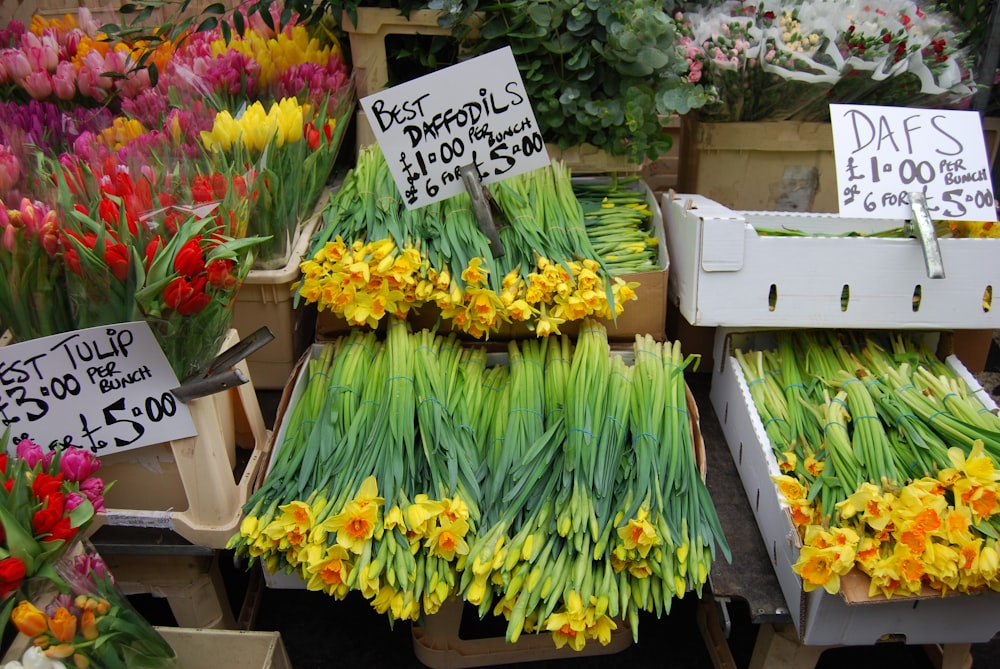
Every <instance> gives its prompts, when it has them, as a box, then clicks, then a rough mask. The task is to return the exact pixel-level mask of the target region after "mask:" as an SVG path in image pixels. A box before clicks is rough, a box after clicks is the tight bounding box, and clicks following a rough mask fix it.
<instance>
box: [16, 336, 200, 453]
mask: <svg viewBox="0 0 1000 669" xmlns="http://www.w3.org/2000/svg"><path fill="white" fill-rule="evenodd" d="M175 387H177V376H176V375H175V374H174V371H173V369H172V368H171V367H170V363H169V362H168V361H167V358H166V356H165V355H164V354H163V349H161V348H160V345H159V344H158V343H157V341H156V338H155V337H154V336H153V332H152V331H151V330H150V329H149V324H148V323H146V322H145V321H136V322H133V323H118V324H115V325H106V326H99V327H93V328H87V329H84V330H76V331H74V332H66V333H63V334H56V335H52V336H49V337H41V338H39V339H32V340H29V341H26V342H23V343H20V344H13V345H10V346H0V422H2V424H3V428H4V429H7V430H10V439H9V441H8V444H7V445H8V448H10V449H11V451H13V449H14V447H15V445H16V444H17V442H19V441H21V440H22V439H31V440H32V441H34V442H35V443H36V444H38V445H40V446H42V447H43V448H49V449H52V450H55V449H66V448H69V447H71V446H75V447H81V448H86V449H88V450H90V451H91V452H92V453H94V454H95V455H97V456H98V457H101V456H104V455H108V454H110V453H120V452H122V451H128V450H132V449H135V448H139V447H141V446H149V445H151V444H156V443H162V442H165V441H170V440H171V439H182V438H185V437H192V436H194V435H195V434H197V430H196V429H195V426H194V422H193V421H192V419H191V413H190V411H189V410H188V408H187V406H185V405H184V404H183V403H181V402H180V401H178V400H177V399H176V398H175V397H174V396H173V394H172V393H171V392H170V389H171V388H175Z"/></svg>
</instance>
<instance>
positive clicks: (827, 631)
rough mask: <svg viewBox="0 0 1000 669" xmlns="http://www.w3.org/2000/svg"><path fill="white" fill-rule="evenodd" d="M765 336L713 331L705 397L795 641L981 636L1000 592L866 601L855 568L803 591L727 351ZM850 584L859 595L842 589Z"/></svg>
mask: <svg viewBox="0 0 1000 669" xmlns="http://www.w3.org/2000/svg"><path fill="white" fill-rule="evenodd" d="M772 343H773V332H771V333H769V332H764V331H756V332H742V331H734V330H733V329H724V328H720V329H719V330H717V331H716V345H715V349H716V353H717V354H719V357H718V358H717V360H718V361H722V363H723V364H722V365H718V364H717V365H715V369H714V371H713V373H712V388H711V393H710V397H711V401H712V406H713V408H714V409H715V412H716V414H717V415H718V417H719V422H720V423H721V425H722V431H723V434H725V437H726V442H727V444H728V445H729V450H730V452H731V454H732V456H733V460H734V461H735V462H736V467H737V469H739V472H740V478H741V479H742V481H743V487H744V489H745V491H746V495H747V499H748V500H749V502H750V506H751V508H752V509H753V513H754V516H755V517H756V519H757V526H758V528H759V529H760V533H761V537H762V538H763V540H764V545H765V547H766V549H767V553H768V555H769V556H770V558H771V563H772V566H773V567H774V573H775V574H776V576H777V577H778V582H779V584H780V586H781V591H782V593H783V594H784V597H785V602H786V604H787V605H788V610H789V614H790V615H791V618H792V621H793V622H794V624H795V628H796V631H797V632H798V635H799V639H800V640H801V642H802V644H803V645H807V646H838V645H852V646H860V645H871V644H874V643H875V642H877V641H879V640H880V639H881V638H882V637H884V636H886V635H892V636H893V637H905V639H906V642H907V643H910V644H924V643H928V644H933V643H938V644H959V643H981V642H986V641H989V640H990V639H991V638H993V636H994V634H996V633H997V632H998V631H1000V592H992V591H990V592H985V593H981V594H970V595H966V594H956V595H949V596H945V597H942V596H940V595H934V596H931V597H926V598H923V597H921V598H916V597H894V598H891V599H877V600H871V599H868V598H867V587H868V586H867V577H866V576H864V574H862V573H860V572H857V571H855V572H852V573H851V574H849V575H848V577H845V578H842V579H841V586H842V588H841V589H842V592H841V594H838V595H830V594H828V593H827V592H826V591H825V590H823V589H822V588H820V589H818V590H814V591H812V592H809V593H807V592H805V591H804V590H803V588H802V579H801V578H800V577H799V576H798V575H797V574H795V572H793V571H792V565H793V564H794V563H795V562H796V561H797V560H798V556H799V549H800V547H801V543H800V541H799V537H798V533H797V531H796V529H795V527H794V525H793V524H792V520H791V512H790V511H789V509H788V507H787V506H785V505H784V504H783V503H782V502H781V501H780V498H779V495H778V489H777V486H775V484H774V482H773V481H772V479H771V477H772V476H776V475H778V474H779V473H780V472H779V469H778V463H777V461H776V460H775V458H774V454H773V452H772V449H771V445H770V443H769V442H768V439H767V435H766V433H765V432H764V426H763V423H762V422H761V420H760V416H759V414H758V413H757V410H756V408H755V407H754V405H753V400H752V398H751V397H750V391H749V388H748V387H747V384H746V380H745V378H744V376H743V373H742V371H741V370H740V367H739V363H738V362H737V361H736V358H735V357H733V355H732V351H733V350H734V349H735V348H743V349H744V350H746V349H749V348H757V347H761V346H765V347H766V346H770V345H771V344H772ZM946 362H947V363H948V365H949V366H950V367H951V368H952V369H954V370H956V371H957V372H958V373H959V374H961V375H962V376H963V377H964V378H965V380H966V383H968V384H969V385H970V387H971V388H978V387H979V386H978V384H977V383H976V382H975V380H974V379H973V378H972V376H971V375H969V374H968V372H967V371H966V370H965V368H964V367H963V366H962V363H961V362H960V361H959V360H958V359H957V358H956V357H954V356H949V357H948V358H947V359H946ZM977 397H979V399H980V401H982V402H983V404H984V406H987V407H989V408H995V404H994V403H993V401H992V399H990V397H989V396H988V395H987V394H986V393H985V392H984V391H982V390H980V391H979V392H978V393H977ZM734 494H736V493H734ZM852 579H853V581H852ZM852 586H854V587H852ZM858 586H860V590H861V591H862V594H863V595H864V597H855V596H852V595H851V594H850V593H851V592H855V591H856V590H857V589H858ZM849 598H850V599H849ZM859 600H860V601H859Z"/></svg>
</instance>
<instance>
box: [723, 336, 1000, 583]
mask: <svg viewBox="0 0 1000 669" xmlns="http://www.w3.org/2000/svg"><path fill="white" fill-rule="evenodd" d="M882 341H884V340H880V339H879V338H878V337H876V336H874V335H871V334H866V333H858V334H856V335H854V336H848V335H845V334H843V333H840V334H837V335H834V334H831V333H816V332H808V331H803V332H799V333H796V334H794V335H793V334H790V333H785V334H782V335H781V336H780V337H779V339H778V348H777V349H759V350H753V351H743V350H740V351H738V352H737V360H738V361H739V362H740V366H741V369H742V370H743V373H744V377H745V378H746V380H747V383H748V386H749V389H750V394H751V396H752V398H753V401H754V406H755V408H756V409H757V411H758V413H759V414H760V417H761V420H762V422H763V423H764V425H765V432H766V434H767V435H768V438H769V441H770V443H771V447H772V450H773V453H774V457H775V460H776V462H777V467H778V469H779V470H780V471H781V474H780V475H779V476H776V477H775V484H776V486H777V488H778V491H779V493H780V495H781V497H782V499H783V500H784V502H785V504H786V505H787V506H788V508H789V511H790V515H791V518H792V520H793V522H794V523H795V525H796V527H797V528H798V530H799V533H800V536H801V537H802V540H803V544H804V545H803V548H802V550H801V552H800V555H799V559H798V561H797V562H796V564H795V565H793V569H794V570H795V571H796V573H798V574H799V575H800V576H801V577H802V580H803V588H804V589H805V590H806V591H810V590H814V589H817V588H821V587H822V588H825V589H826V590H827V591H828V592H831V593H835V592H837V591H838V590H839V587H840V577H841V576H843V575H845V574H846V573H848V572H849V571H851V570H853V569H860V570H861V571H862V572H864V573H865V574H866V575H868V576H869V578H870V594H871V595H873V596H874V595H881V596H885V597H892V596H905V595H913V594H917V593H919V592H920V591H921V589H922V588H923V587H925V586H928V587H931V588H934V589H936V590H939V591H941V592H949V591H953V590H956V591H960V592H975V591H979V590H982V589H985V588H990V589H994V590H1000V578H998V573H997V569H998V567H1000V558H998V552H997V551H998V548H997V539H996V538H997V536H998V529H1000V516H998V514H1000V497H998V495H1000V487H998V481H1000V469H998V467H997V463H998V462H1000V418H997V416H996V415H994V414H993V413H991V412H989V411H987V410H986V409H984V407H983V405H982V403H981V402H980V401H979V400H978V399H977V398H976V397H975V396H974V395H973V394H972V392H971V391H970V390H969V388H968V387H967V386H966V385H965V382H964V381H963V380H961V379H960V378H959V377H958V376H957V375H956V374H955V373H954V372H953V371H952V370H951V368H949V367H948V366H946V365H945V364H943V363H941V362H940V361H939V360H938V359H937V358H936V357H935V356H934V354H933V353H932V352H931V351H929V350H928V349H927V347H926V346H924V345H922V344H921V343H920V342H919V341H918V340H916V339H914V338H912V337H907V336H904V335H901V334H900V335H893V336H892V337H891V342H890V346H889V347H886V345H885V344H883V343H882ZM898 361H904V362H898Z"/></svg>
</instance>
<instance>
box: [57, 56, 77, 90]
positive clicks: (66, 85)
mask: <svg viewBox="0 0 1000 669" xmlns="http://www.w3.org/2000/svg"><path fill="white" fill-rule="evenodd" d="M52 92H53V93H55V94H56V97H57V98H59V99H60V100H72V99H73V98H74V97H75V96H76V70H75V69H74V68H73V64H72V63H70V62H69V61H65V60H64V61H63V62H61V63H59V65H58V67H56V73H55V74H53V75H52Z"/></svg>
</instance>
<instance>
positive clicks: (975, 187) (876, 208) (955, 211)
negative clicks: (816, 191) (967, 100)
mask: <svg viewBox="0 0 1000 669" xmlns="http://www.w3.org/2000/svg"><path fill="white" fill-rule="evenodd" d="M830 121H831V125H832V128H833V146H834V158H835V162H836V165H837V189H838V192H839V194H840V198H839V200H840V214H841V215H842V216H854V217H859V218H902V219H910V218H913V214H912V210H911V209H910V198H909V193H911V192H923V193H924V196H925V200H926V202H927V207H928V209H929V210H930V214H931V218H933V219H934V220H965V221H995V220H997V214H996V207H995V206H994V194H993V183H992V180H991V176H990V164H989V161H988V160H987V157H986V143H985V141H984V139H983V126H982V121H981V119H980V118H979V114H978V113H977V112H972V111H959V110H951V109H948V110H946V109H916V108H911V107H882V106H876V105H840V104H832V105H830Z"/></svg>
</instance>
